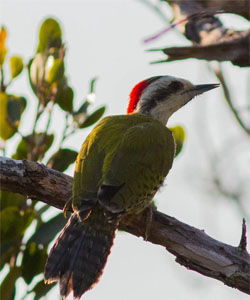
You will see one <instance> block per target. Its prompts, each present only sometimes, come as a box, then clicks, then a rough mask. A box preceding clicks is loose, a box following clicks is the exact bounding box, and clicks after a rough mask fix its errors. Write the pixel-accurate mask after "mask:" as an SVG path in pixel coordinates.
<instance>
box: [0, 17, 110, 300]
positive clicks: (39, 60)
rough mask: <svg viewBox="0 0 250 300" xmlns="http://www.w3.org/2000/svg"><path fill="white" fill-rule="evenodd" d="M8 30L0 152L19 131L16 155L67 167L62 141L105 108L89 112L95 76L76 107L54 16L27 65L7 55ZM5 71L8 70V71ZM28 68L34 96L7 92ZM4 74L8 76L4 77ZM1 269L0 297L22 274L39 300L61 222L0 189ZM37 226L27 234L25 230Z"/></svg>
mask: <svg viewBox="0 0 250 300" xmlns="http://www.w3.org/2000/svg"><path fill="white" fill-rule="evenodd" d="M6 39H7V30H6V28H4V27H2V28H0V71H1V77H0V110H1V114H0V137H1V139H2V145H3V146H2V149H1V150H2V152H3V154H5V146H6V143H8V141H9V140H10V139H11V138H12V137H13V136H14V135H19V137H20V138H19V142H18V143H17V145H16V148H15V151H14V154H13V156H12V157H13V158H14V159H30V160H38V161H41V162H42V163H44V164H46V165H47V166H49V167H51V168H54V169H56V170H59V171H61V172H63V171H65V170H66V169H67V168H68V167H69V166H70V165H71V164H72V163H74V161H75V159H76V156H77V152H76V151H74V150H72V149H69V148H66V147H64V146H63V144H64V142H65V141H66V140H67V139H68V138H69V137H70V136H71V135H72V134H74V133H75V132H77V131H79V130H82V128H85V127H88V126H91V125H93V124H94V123H96V122H97V121H98V120H99V119H100V118H101V117H102V115H103V114H104V112H105V106H102V107H100V108H98V109H97V110H94V111H91V112H89V108H90V107H91V106H92V105H93V101H92V98H93V95H94V93H95V83H96V78H93V79H92V80H91V81H90V86H89V95H88V96H86V97H83V101H82V103H81V104H80V108H78V109H75V107H74V91H73V89H72V87H71V86H70V85H69V83H68V77H67V75H66V66H65V48H64V43H63V35H62V30H61V27H60V24H59V23H58V22H57V21H56V20H54V19H51V18H49V19H47V20H45V21H44V22H43V23H42V25H41V28H40V31H39V40H38V46H37V52H36V53H35V54H34V56H33V57H32V58H31V59H30V61H29V62H28V63H27V64H25V63H24V62H23V59H22V58H21V57H19V56H11V57H10V58H9V57H8V51H7V47H6ZM6 69H9V70H8V72H6ZM24 71H27V72H28V78H29V85H30V87H31V89H32V91H33V93H34V98H33V99H27V100H26V99H25V98H24V97H23V96H22V95H13V94H10V93H8V88H9V86H11V85H12V82H13V80H14V79H15V80H18V78H19V76H20V75H22V74H23V73H24ZM6 73H8V74H10V78H8V79H7V78H6V77H7V76H6ZM32 101H33V102H36V106H37V107H36V113H35V118H34V121H33V123H32V124H31V128H30V132H29V133H28V134H26V135H25V136H23V135H22V133H21V132H20V131H19V126H20V123H22V122H23V121H22V120H23V119H24V118H25V115H26V116H27V114H28V110H29V108H30V107H31V102H32ZM55 106H58V107H59V109H60V110H61V113H63V114H64V117H65V126H64V129H63V132H62V133H61V134H60V136H61V138H60V141H59V146H58V148H57V149H56V150H55V151H54V153H52V154H51V155H50V157H49V158H45V154H46V153H47V151H48V150H50V149H51V146H52V145H53V142H54V140H55V137H56V134H58V133H49V131H50V122H51V118H52V117H53V108H54V107H55ZM44 116H46V117H47V122H46V123H45V124H44V125H45V126H44V129H43V130H40V131H39V132H38V131H37V123H38V121H39V120H40V119H41V118H43V117H44ZM0 197H1V210H0V216H1V270H2V269H3V268H4V267H6V266H8V272H7V275H6V276H5V278H4V280H3V281H2V284H1V299H5V300H8V299H14V298H15V283H16V280H17V279H18V278H20V277H22V278H23V279H24V281H25V282H26V284H27V285H28V288H27V294H30V293H34V299H39V298H41V297H42V296H44V295H46V293H47V292H48V291H49V290H50V289H51V288H52V287H53V286H54V284H52V285H45V284H44V282H43V280H40V281H37V279H36V276H37V275H39V274H41V273H42V272H43V270H44V265H45V261H46V259H47V249H48V244H49V243H50V242H51V241H52V240H53V239H54V238H55V236H56V235H57V234H58V232H59V231H60V230H61V229H62V227H63V226H64V225H65V223H66V220H65V218H64V217H63V215H62V214H59V215H57V216H55V217H52V218H51V219H50V220H49V221H46V222H45V221H43V215H44V213H46V212H47V211H48V209H49V206H48V205H45V204H43V205H42V206H41V204H40V206H37V205H36V204H37V202H36V201H32V202H31V201H29V200H28V199H26V198H25V197H24V196H21V195H19V194H15V193H10V192H5V191H1V194H0ZM31 226H33V227H34V226H35V227H36V230H35V233H33V234H32V235H31V236H30V234H28V233H27V232H28V230H29V229H30V228H31Z"/></svg>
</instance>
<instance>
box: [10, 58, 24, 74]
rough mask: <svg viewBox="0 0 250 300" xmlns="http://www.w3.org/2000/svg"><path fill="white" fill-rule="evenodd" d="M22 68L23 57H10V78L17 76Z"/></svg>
mask: <svg viewBox="0 0 250 300" xmlns="http://www.w3.org/2000/svg"><path fill="white" fill-rule="evenodd" d="M22 70H23V59H22V57H19V56H12V57H11V58H10V74H11V77H12V79H13V78H15V77H17V76H18V75H19V74H20V73H21V72H22Z"/></svg>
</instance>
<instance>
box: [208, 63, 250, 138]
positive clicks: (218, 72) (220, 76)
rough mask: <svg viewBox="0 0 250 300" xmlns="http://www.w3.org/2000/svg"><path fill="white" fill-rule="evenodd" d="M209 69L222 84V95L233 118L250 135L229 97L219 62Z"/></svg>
mask: <svg viewBox="0 0 250 300" xmlns="http://www.w3.org/2000/svg"><path fill="white" fill-rule="evenodd" d="M211 69H212V71H213V72H214V74H215V76H216V77H217V78H218V80H219V81H220V83H221V86H222V89H223V92H224V96H225V100H226V102H227V104H228V106H229V108H230V110H231V111H232V113H233V115H234V117H235V119H236V120H237V122H238V124H239V125H240V127H241V128H242V129H243V130H244V132H245V133H246V134H247V135H248V136H250V128H248V127H247V126H246V125H245V124H244V122H243V120H242V119H241V118H240V116H239V113H238V111H237V109H236V108H235V107H234V105H233V101H232V97H231V94H230V92H229V89H228V87H227V83H226V80H225V78H224V75H223V72H222V68H221V64H220V63H218V64H217V67H213V66H211Z"/></svg>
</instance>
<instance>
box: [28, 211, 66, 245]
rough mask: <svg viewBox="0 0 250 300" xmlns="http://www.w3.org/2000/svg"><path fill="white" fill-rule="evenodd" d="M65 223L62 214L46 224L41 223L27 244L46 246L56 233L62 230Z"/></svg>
mask: <svg viewBox="0 0 250 300" xmlns="http://www.w3.org/2000/svg"><path fill="white" fill-rule="evenodd" d="M66 222H67V219H65V218H64V216H63V214H59V215H57V216H55V217H54V218H52V219H50V220H49V221H48V222H46V223H42V224H41V225H40V226H39V227H38V229H37V230H36V232H35V233H34V234H33V235H32V236H31V238H30V240H29V242H35V243H37V244H38V245H39V244H42V245H44V246H46V245H48V244H49V243H50V242H51V241H52V240H53V239H54V238H55V236H56V235H57V233H58V232H59V231H61V230H62V228H63V227H64V226H65V224H66Z"/></svg>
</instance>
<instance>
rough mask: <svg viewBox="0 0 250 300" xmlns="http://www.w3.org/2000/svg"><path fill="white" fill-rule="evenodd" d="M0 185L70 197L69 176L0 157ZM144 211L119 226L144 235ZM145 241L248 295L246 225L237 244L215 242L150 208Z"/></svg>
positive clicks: (47, 197) (45, 196)
mask: <svg viewBox="0 0 250 300" xmlns="http://www.w3.org/2000/svg"><path fill="white" fill-rule="evenodd" d="M0 164H1V165H0V174H1V188H2V189H3V190H7V191H10V192H17V193H20V194H22V195H25V196H27V197H29V198H31V199H36V200H40V201H43V202H45V203H47V204H49V205H52V206H55V207H57V208H59V209H62V208H63V207H64V204H65V203H66V201H67V200H68V199H69V198H70V197H71V190H72V178H71V177H69V176H67V175H65V174H63V173H60V172H58V171H55V170H53V169H49V168H47V167H46V166H44V165H42V164H39V163H36V162H32V161H27V160H24V161H20V160H18V161H16V160H12V159H9V158H4V157H1V158H0ZM146 220H147V217H146V213H145V212H144V213H142V214H140V215H136V216H130V217H129V216H128V217H127V218H126V219H123V220H122V222H121V223H120V226H119V229H122V230H125V231H127V232H129V233H131V234H133V235H136V236H141V237H144V235H145V231H146ZM148 241H150V242H151V243H154V244H158V245H162V246H163V247H166V249H167V250H168V251H169V252H171V253H172V254H174V255H175V256H176V261H177V262H178V263H179V264H181V265H183V266H185V267H187V268H188V269H191V270H194V271H197V272H199V273H200V274H202V275H205V276H208V277H211V278H215V279H217V280H220V281H222V282H223V283H224V284H226V285H228V286H230V287H234V288H236V289H238V290H240V291H242V292H244V293H247V294H250V255H249V254H248V252H247V250H246V244H247V241H246V226H245V223H244V224H243V226H242V237H241V241H240V245H239V246H238V247H233V246H230V245H227V244H224V243H222V242H219V241H217V240H215V239H213V238H211V237H209V236H208V235H207V234H205V232H204V231H202V230H199V229H196V228H194V227H191V226H189V225H187V224H184V223H182V222H180V221H178V220H176V219H175V218H172V217H170V216H167V215H165V214H163V213H161V212H158V211H154V213H153V218H152V224H151V228H150V232H149V235H148Z"/></svg>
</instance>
